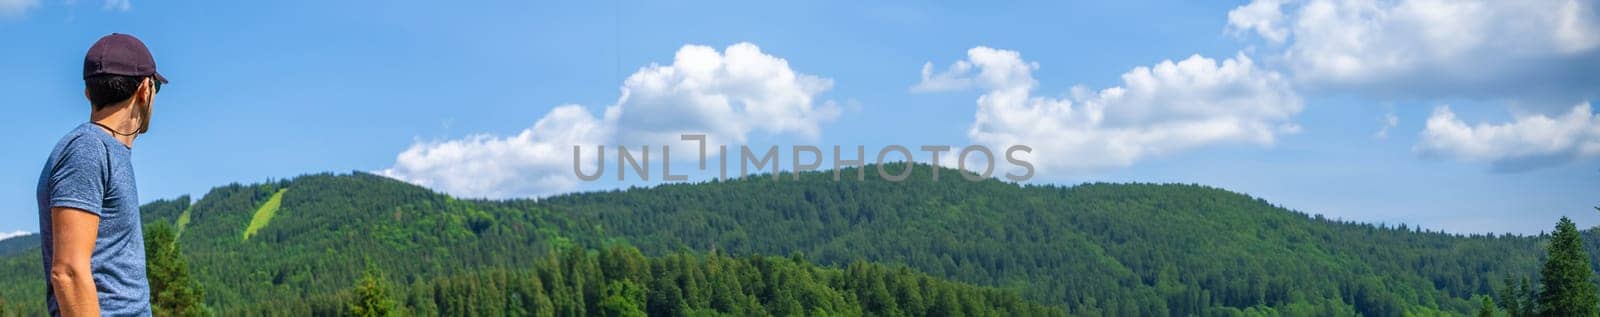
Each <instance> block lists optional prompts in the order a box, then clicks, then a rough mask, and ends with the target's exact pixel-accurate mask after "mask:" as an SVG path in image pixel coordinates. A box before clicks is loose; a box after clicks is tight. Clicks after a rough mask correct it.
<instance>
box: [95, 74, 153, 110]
mask: <svg viewBox="0 0 1600 317" xmlns="http://www.w3.org/2000/svg"><path fill="white" fill-rule="evenodd" d="M142 83H144V77H134V76H122V75H100V76H94V77H89V78H86V79H84V80H83V86H84V87H85V88H87V89H88V92H89V104H91V105H94V110H100V108H104V107H105V106H109V105H112V104H116V103H118V102H122V101H124V100H128V98H132V97H133V92H135V91H138V90H139V84H142Z"/></svg>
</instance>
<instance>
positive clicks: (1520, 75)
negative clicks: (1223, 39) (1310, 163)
mask: <svg viewBox="0 0 1600 317" xmlns="http://www.w3.org/2000/svg"><path fill="white" fill-rule="evenodd" d="M1228 30H1229V31H1230V32H1233V33H1236V34H1239V33H1254V34H1257V35H1259V36H1261V37H1262V38H1263V39H1266V40H1267V41H1269V42H1272V43H1275V44H1282V45H1281V47H1279V48H1281V49H1282V51H1281V52H1280V54H1278V55H1276V56H1274V60H1275V61H1277V60H1281V61H1282V62H1283V63H1285V65H1286V66H1287V67H1288V68H1289V69H1290V70H1291V71H1292V75H1293V76H1294V77H1295V79H1296V80H1297V81H1300V82H1303V83H1306V84H1309V85H1310V86H1312V87H1317V88H1344V89H1356V90H1362V91H1367V92H1373V93H1376V94H1382V95H1401V96H1415V97H1423V98H1432V97H1441V96H1443V97H1461V96H1465V97H1529V96H1538V97H1557V98H1560V99H1565V100H1562V101H1561V103H1560V104H1567V103H1566V102H1571V101H1573V100H1582V99H1573V98H1586V97H1589V96H1592V95H1593V94H1594V91H1596V88H1597V87H1600V76H1597V75H1595V72H1596V71H1600V66H1596V65H1600V50H1597V48H1600V18H1597V16H1596V8H1595V2H1593V1H1581V0H1519V1H1502V0H1396V1H1378V0H1304V1H1295V0H1256V1H1254V2H1252V3H1250V4H1247V5H1244V6H1240V7H1238V8H1235V9H1233V10H1232V11H1230V12H1229V13H1228ZM1585 65H1587V66H1585Z"/></svg>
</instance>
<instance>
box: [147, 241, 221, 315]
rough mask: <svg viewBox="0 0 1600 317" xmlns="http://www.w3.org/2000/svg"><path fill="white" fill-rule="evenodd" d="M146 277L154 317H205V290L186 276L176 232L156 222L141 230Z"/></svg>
mask: <svg viewBox="0 0 1600 317" xmlns="http://www.w3.org/2000/svg"><path fill="white" fill-rule="evenodd" d="M145 233H146V234H145V239H144V248H145V262H146V271H147V272H146V274H148V277H149V280H150V306H151V309H152V310H154V313H155V315H158V316H205V315H210V313H209V312H208V311H207V309H206V307H205V304H204V303H205V300H204V298H205V291H204V290H202V289H201V288H200V286H199V284H198V283H196V282H195V281H194V280H193V279H192V278H190V276H189V263H188V261H186V260H184V257H183V252H182V251H179V250H178V244H177V241H175V240H176V238H177V230H175V229H173V227H172V225H170V224H167V223H166V222H160V221H157V222H155V223H154V224H151V225H149V226H146V227H145Z"/></svg>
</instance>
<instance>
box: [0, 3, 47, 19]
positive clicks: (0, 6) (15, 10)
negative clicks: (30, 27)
mask: <svg viewBox="0 0 1600 317" xmlns="http://www.w3.org/2000/svg"><path fill="white" fill-rule="evenodd" d="M38 6H39V0H0V18H4V17H20V16H22V15H23V14H24V13H28V10H30V9H33V8H34V7H38Z"/></svg>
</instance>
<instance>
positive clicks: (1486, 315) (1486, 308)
mask: <svg viewBox="0 0 1600 317" xmlns="http://www.w3.org/2000/svg"><path fill="white" fill-rule="evenodd" d="M1478 317H1494V300H1491V299H1489V297H1488V296H1484V297H1483V306H1479V307H1478Z"/></svg>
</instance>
